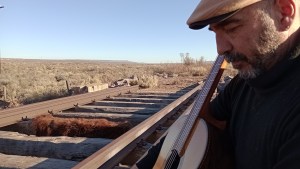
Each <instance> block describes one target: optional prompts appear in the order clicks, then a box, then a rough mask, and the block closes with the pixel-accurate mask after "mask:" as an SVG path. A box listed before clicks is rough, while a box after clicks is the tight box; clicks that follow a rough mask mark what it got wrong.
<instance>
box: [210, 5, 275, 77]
mask: <svg viewBox="0 0 300 169" xmlns="http://www.w3.org/2000/svg"><path fill="white" fill-rule="evenodd" d="M259 5H260V6H259ZM262 5H264V4H263V3H262V2H259V3H256V4H253V5H251V6H249V7H246V8H244V9H242V10H241V11H239V12H237V13H236V14H235V15H234V16H232V17H230V18H228V19H226V20H225V21H222V22H220V23H216V24H212V25H210V28H209V29H210V30H212V31H214V32H215V33H216V42H217V47H218V53H219V54H223V55H225V59H226V60H227V61H229V62H231V63H232V66H233V67H234V68H235V69H237V70H238V72H239V75H240V77H242V78H244V79H251V78H255V77H257V76H258V75H259V74H261V73H262V72H264V71H266V70H268V69H269V68H270V67H271V66H272V65H273V64H274V63H275V62H276V59H277V56H276V55H277V54H276V51H277V49H278V47H279V45H280V43H281V37H280V34H279V32H277V30H276V26H275V25H276V23H274V20H273V19H271V18H270V16H269V14H268V12H267V10H265V9H264V8H265V7H264V6H262Z"/></svg>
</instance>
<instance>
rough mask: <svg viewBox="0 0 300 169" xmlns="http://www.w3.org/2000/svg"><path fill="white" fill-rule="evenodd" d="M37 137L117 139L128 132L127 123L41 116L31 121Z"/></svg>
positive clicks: (128, 126) (129, 125) (129, 126)
mask: <svg viewBox="0 0 300 169" xmlns="http://www.w3.org/2000/svg"><path fill="white" fill-rule="evenodd" d="M32 127H33V130H34V131H36V135H37V136H71V137H102V138H111V139H114V138H117V137H118V136H120V135H122V134H124V133H125V132H126V131H128V130H129V129H130V128H131V127H132V125H131V124H130V123H128V122H112V121H108V120H106V119H84V118H57V117H53V116H51V115H42V116H38V117H36V118H34V119H33V120H32Z"/></svg>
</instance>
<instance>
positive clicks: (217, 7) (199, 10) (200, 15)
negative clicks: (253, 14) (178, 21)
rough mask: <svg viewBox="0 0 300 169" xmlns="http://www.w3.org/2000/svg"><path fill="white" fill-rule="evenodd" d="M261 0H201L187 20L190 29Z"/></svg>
mask: <svg viewBox="0 0 300 169" xmlns="http://www.w3.org/2000/svg"><path fill="white" fill-rule="evenodd" d="M259 1H262V0H201V1H200V3H199V4H198V6H197V7H196V9H195V10H194V12H193V13H192V15H191V16H190V17H189V19H188V20H187V24H188V25H189V27H190V28H191V29H201V28H204V27H205V26H207V25H209V24H211V23H217V22H220V21H222V20H225V19H226V18H228V17H230V16H232V15H233V14H235V13H236V12H237V11H238V10H239V9H242V8H244V7H246V6H249V5H251V4H254V3H256V2H259Z"/></svg>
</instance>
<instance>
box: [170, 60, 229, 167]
mask: <svg viewBox="0 0 300 169" xmlns="http://www.w3.org/2000/svg"><path fill="white" fill-rule="evenodd" d="M223 60H224V56H220V57H218V58H217V60H216V62H215V63H214V65H213V67H212V72H211V73H210V76H209V77H208V79H207V81H206V82H205V84H204V86H203V89H201V92H200V94H199V95H198V96H197V98H196V100H198V101H200V102H199V103H197V104H196V105H195V106H194V107H193V108H192V110H191V113H190V114H189V115H188V119H187V120H186V121H185V122H184V126H187V127H184V128H183V129H182V130H180V132H179V135H178V136H181V137H179V138H183V139H176V140H175V142H174V144H173V145H172V147H173V149H172V150H175V151H176V152H177V154H178V152H179V151H180V150H181V149H182V147H183V145H184V143H185V140H186V138H187V137H188V134H189V131H190V130H191V128H192V127H193V124H194V122H195V121H196V118H197V116H198V115H199V113H200V111H199V112H198V111H197V110H200V108H201V107H202V106H203V103H204V100H203V99H201V98H203V96H206V97H207V95H208V94H209V89H210V88H211V87H212V85H213V82H214V79H215V78H216V76H217V74H218V71H219V69H217V70H216V68H220V65H221V64H222V63H223ZM196 102H197V101H196ZM177 138H178V137H177ZM177 154H176V153H174V151H172V153H171V155H170V156H169V158H168V160H167V164H166V166H165V169H170V168H171V167H172V164H173V163H174V160H175V159H176V155H177Z"/></svg>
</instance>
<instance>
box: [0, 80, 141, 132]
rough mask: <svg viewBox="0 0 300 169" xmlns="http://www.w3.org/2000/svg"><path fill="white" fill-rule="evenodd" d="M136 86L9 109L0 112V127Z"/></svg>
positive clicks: (123, 91)
mask: <svg viewBox="0 0 300 169" xmlns="http://www.w3.org/2000/svg"><path fill="white" fill-rule="evenodd" d="M138 89H139V87H138V86H137V85H136V86H123V87H118V88H108V89H104V90H101V91H97V92H93V93H86V94H81V95H75V96H69V97H64V98H59V99H55V100H49V101H44V102H40V103H34V104H30V105H25V106H20V107H16V108H9V109H4V110H1V111H0V127H3V126H7V125H11V124H14V123H16V122H18V121H20V120H21V119H22V118H29V119H30V118H34V117H36V116H38V115H42V114H47V113H48V112H53V113H55V112H59V111H62V110H66V109H69V108H72V107H74V104H78V105H83V104H88V103H91V102H93V101H96V100H101V99H105V98H107V97H109V96H114V95H118V94H122V93H126V92H133V91H136V90H138Z"/></svg>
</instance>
